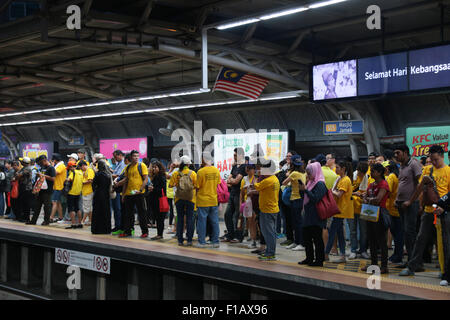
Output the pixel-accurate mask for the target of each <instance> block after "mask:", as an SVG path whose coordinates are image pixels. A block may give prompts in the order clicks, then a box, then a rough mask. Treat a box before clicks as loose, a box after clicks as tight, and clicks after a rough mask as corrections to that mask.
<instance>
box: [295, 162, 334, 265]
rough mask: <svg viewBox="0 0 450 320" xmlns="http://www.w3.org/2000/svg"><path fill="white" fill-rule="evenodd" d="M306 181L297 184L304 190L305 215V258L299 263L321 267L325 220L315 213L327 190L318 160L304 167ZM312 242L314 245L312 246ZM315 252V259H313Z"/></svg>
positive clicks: (323, 256) (323, 255) (323, 257)
mask: <svg viewBox="0 0 450 320" xmlns="http://www.w3.org/2000/svg"><path fill="white" fill-rule="evenodd" d="M306 174H307V179H306V180H307V183H306V187H305V185H304V184H300V185H299V189H300V191H305V197H304V201H303V206H304V209H305V216H304V219H303V242H304V246H305V253H306V259H305V260H303V261H301V262H299V264H306V265H308V266H311V267H322V266H323V261H324V259H325V254H324V244H323V239H322V229H323V228H324V227H325V224H326V220H321V219H320V218H319V215H318V213H317V209H316V204H317V203H318V202H319V201H320V200H322V198H323V197H324V196H325V194H326V193H327V192H328V189H327V186H326V185H325V178H324V176H323V173H322V167H321V166H320V163H319V162H314V163H311V164H309V165H308V166H307V167H306ZM313 244H314V246H313ZM314 253H315V259H314Z"/></svg>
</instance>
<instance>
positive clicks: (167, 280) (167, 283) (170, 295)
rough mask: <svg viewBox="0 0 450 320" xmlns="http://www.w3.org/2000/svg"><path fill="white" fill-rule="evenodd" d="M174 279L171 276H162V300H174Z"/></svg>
mask: <svg viewBox="0 0 450 320" xmlns="http://www.w3.org/2000/svg"><path fill="white" fill-rule="evenodd" d="M175 283H176V279H175V277H174V276H171V275H167V274H165V275H163V300H175V298H176V295H175V292H176V291H175Z"/></svg>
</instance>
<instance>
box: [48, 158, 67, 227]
mask: <svg viewBox="0 0 450 320" xmlns="http://www.w3.org/2000/svg"><path fill="white" fill-rule="evenodd" d="M52 162H53V167H55V171H56V176H55V183H54V184H53V194H52V212H51V214H50V220H49V221H50V223H53V222H57V221H59V220H62V219H63V214H62V205H61V195H62V190H63V188H64V181H65V180H66V175H67V170H66V166H65V165H64V162H63V161H62V157H61V155H60V154H59V153H54V154H53V156H52ZM57 211H58V216H59V219H54V217H55V214H56V212H57Z"/></svg>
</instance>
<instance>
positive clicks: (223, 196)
mask: <svg viewBox="0 0 450 320" xmlns="http://www.w3.org/2000/svg"><path fill="white" fill-rule="evenodd" d="M229 198H230V192H229V191H228V186H227V182H226V181H225V180H223V179H220V183H219V184H218V185H217V201H218V202H219V203H228V199H229Z"/></svg>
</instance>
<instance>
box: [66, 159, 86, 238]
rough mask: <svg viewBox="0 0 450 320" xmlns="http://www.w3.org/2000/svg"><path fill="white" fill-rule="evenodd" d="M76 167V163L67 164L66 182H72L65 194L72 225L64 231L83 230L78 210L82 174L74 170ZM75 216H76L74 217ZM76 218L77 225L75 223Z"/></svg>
mask: <svg viewBox="0 0 450 320" xmlns="http://www.w3.org/2000/svg"><path fill="white" fill-rule="evenodd" d="M76 166H77V163H76V162H75V161H69V163H68V164H67V170H68V171H69V175H68V176H67V180H69V181H72V187H71V188H70V190H69V192H68V193H67V210H68V211H69V214H70V219H71V220H72V224H71V225H70V226H68V227H66V229H76V228H83V225H82V224H81V218H82V217H81V210H80V208H79V203H80V195H81V191H82V189H83V173H82V172H81V170H76ZM75 214H76V215H77V216H76V217H75ZM77 218H78V224H77V223H76V222H77Z"/></svg>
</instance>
